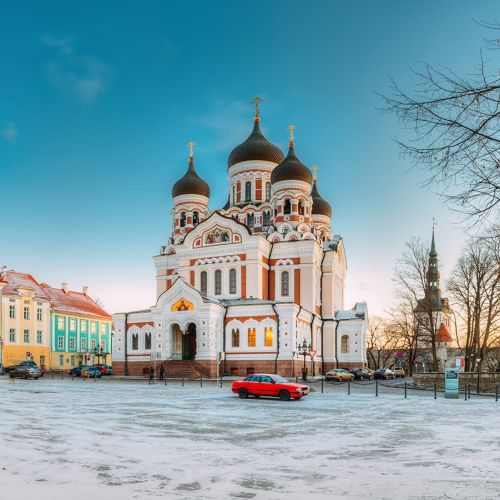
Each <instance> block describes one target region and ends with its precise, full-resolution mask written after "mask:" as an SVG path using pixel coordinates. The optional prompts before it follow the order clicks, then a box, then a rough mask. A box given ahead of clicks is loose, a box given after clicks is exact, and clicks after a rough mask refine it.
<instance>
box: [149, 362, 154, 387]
mask: <svg viewBox="0 0 500 500" xmlns="http://www.w3.org/2000/svg"><path fill="white" fill-rule="evenodd" d="M154 375H155V371H154V368H153V367H152V366H150V367H149V383H150V384H151V382H152V380H153V378H154Z"/></svg>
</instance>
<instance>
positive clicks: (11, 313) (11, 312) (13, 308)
mask: <svg viewBox="0 0 500 500" xmlns="http://www.w3.org/2000/svg"><path fill="white" fill-rule="evenodd" d="M9 318H11V319H16V306H13V305H10V306H9Z"/></svg>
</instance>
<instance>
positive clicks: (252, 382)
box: [232, 373, 309, 401]
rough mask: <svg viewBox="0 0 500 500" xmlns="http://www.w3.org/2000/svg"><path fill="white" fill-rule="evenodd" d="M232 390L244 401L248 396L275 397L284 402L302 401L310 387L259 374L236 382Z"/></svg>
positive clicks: (274, 376) (280, 377) (276, 376)
mask: <svg viewBox="0 0 500 500" xmlns="http://www.w3.org/2000/svg"><path fill="white" fill-rule="evenodd" d="M232 390H233V392H234V393H235V394H238V396H239V397H240V398H242V399H246V398H248V396H254V397H256V398H258V397H259V396H275V397H278V398H280V399H281V400H282V401H288V400H290V399H300V398H301V397H302V396H305V395H306V394H308V393H309V387H308V386H307V385H303V384H295V383H293V382H288V380H287V379H286V378H283V377H282V376H280V375H267V374H263V373H259V374H256V375H249V376H248V377H247V378H246V379H244V380H235V381H234V382H233V385H232Z"/></svg>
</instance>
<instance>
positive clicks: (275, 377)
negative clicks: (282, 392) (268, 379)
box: [272, 375, 288, 384]
mask: <svg viewBox="0 0 500 500" xmlns="http://www.w3.org/2000/svg"><path fill="white" fill-rule="evenodd" d="M272 379H273V380H274V381H275V382H276V383H278V384H288V380H287V379H286V378H284V377H282V376H281V375H273V376H272Z"/></svg>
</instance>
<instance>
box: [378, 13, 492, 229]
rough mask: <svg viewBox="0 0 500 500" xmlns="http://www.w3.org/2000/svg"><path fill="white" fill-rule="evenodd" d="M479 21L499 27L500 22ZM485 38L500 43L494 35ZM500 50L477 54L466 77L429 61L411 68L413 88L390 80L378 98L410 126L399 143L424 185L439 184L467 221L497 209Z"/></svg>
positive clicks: (388, 109)
mask: <svg viewBox="0 0 500 500" xmlns="http://www.w3.org/2000/svg"><path fill="white" fill-rule="evenodd" d="M483 25H484V26H486V27H487V28H489V29H492V30H495V31H496V30H499V29H500V23H498V22H493V23H489V24H486V23H483ZM487 42H488V45H489V46H490V47H492V48H495V49H498V48H499V47H500V44H499V43H498V42H499V39H498V37H495V38H494V39H490V40H488V41H487ZM499 53H500V52H497V51H492V52H489V53H488V55H489V56H492V58H493V60H492V61H487V60H486V58H485V57H484V56H483V54H482V53H481V54H480V61H479V64H478V66H477V67H476V68H475V70H474V72H473V73H472V74H471V75H467V76H465V77H462V76H459V75H457V74H456V73H455V72H454V71H452V70H451V69H448V68H444V67H436V66H431V65H429V64H427V65H425V67H424V68H423V70H421V71H414V74H415V77H416V80H417V88H416V90H415V91H414V92H412V93H408V92H406V91H405V90H403V89H402V88H401V87H400V86H399V85H398V84H397V83H396V82H395V81H394V80H393V79H391V92H390V93H389V95H387V96H382V97H383V99H384V102H385V105H384V110H385V111H390V112H393V113H395V114H396V115H397V116H398V117H399V119H400V121H401V122H402V124H403V126H404V127H405V128H406V129H409V130H411V135H410V138H409V139H408V140H398V141H397V142H398V144H399V146H400V148H401V152H402V154H403V155H404V156H407V157H409V158H410V159H411V160H412V161H413V164H414V166H416V167H418V168H422V169H424V170H425V171H426V172H427V174H428V176H427V179H426V181H427V182H426V183H427V184H436V185H438V186H439V187H440V191H441V194H442V195H443V196H444V197H445V199H446V200H447V201H448V202H449V203H450V204H451V206H453V207H454V209H456V210H458V211H459V212H461V213H462V214H464V215H465V216H466V219H467V220H468V222H469V223H470V224H474V223H478V222H479V221H481V220H484V219H486V218H488V217H490V216H492V218H495V216H497V215H498V214H499V213H500V210H499V209H500V76H499V72H498V60H495V59H494V57H495V56H497V54H499Z"/></svg>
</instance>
